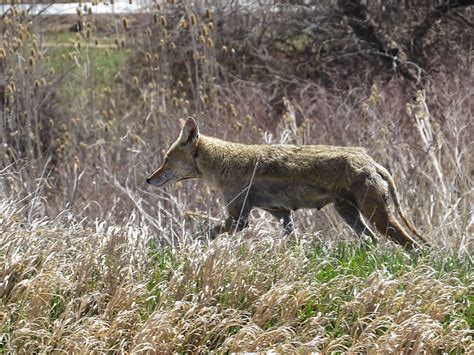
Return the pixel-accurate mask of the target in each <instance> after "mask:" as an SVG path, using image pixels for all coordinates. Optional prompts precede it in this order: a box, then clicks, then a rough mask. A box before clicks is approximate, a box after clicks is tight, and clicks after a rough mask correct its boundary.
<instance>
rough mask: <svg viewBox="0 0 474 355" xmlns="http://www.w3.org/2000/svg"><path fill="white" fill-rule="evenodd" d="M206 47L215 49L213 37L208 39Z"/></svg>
mask: <svg viewBox="0 0 474 355" xmlns="http://www.w3.org/2000/svg"><path fill="white" fill-rule="evenodd" d="M206 45H207V47H208V48H213V47H214V41H213V40H212V38H211V37H207V41H206Z"/></svg>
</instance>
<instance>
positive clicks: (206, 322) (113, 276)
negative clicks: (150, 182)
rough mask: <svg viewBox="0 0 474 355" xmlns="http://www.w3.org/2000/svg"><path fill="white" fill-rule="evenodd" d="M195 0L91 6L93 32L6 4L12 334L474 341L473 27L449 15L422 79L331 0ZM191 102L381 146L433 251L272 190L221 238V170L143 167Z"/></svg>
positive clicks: (2, 75) (189, 343)
mask: <svg viewBox="0 0 474 355" xmlns="http://www.w3.org/2000/svg"><path fill="white" fill-rule="evenodd" d="M186 4H187V6H181V5H180V2H179V3H178V4H175V5H171V4H168V5H166V6H165V7H163V8H161V10H160V12H156V13H155V14H148V15H143V16H140V17H129V18H127V19H124V18H122V17H117V18H115V17H113V16H112V17H108V18H107V21H103V20H101V19H100V18H99V17H96V16H94V15H83V17H82V18H81V20H83V21H84V31H83V32H82V33H78V34H75V33H74V34H71V33H62V32H61V33H56V32H54V31H53V28H54V26H58V25H60V27H61V28H66V27H67V25H68V23H69V21H70V20H71V19H69V18H65V19H61V21H62V22H60V23H59V24H58V23H53V26H49V27H48V26H45V25H44V23H43V22H42V21H41V17H36V18H33V19H32V18H29V17H27V16H24V14H21V13H19V12H15V11H11V12H10V13H9V14H8V15H6V16H5V17H4V20H3V21H2V22H0V28H1V30H2V33H4V35H3V37H2V38H3V40H2V46H3V48H2V50H1V51H0V69H2V70H1V72H0V88H1V90H0V328H1V332H0V334H1V335H0V353H10V352H11V353H15V352H18V353H36V352H38V353H49V352H60V351H64V352H77V353H83V352H86V353H87V352H100V353H105V352H209V351H217V352H226V351H229V352H237V351H253V352H257V351H270V350H274V351H278V352H285V353H288V352H302V353H309V352H343V351H347V352H363V353H364V352H365V353H381V352H386V353H391V352H409V351H412V352H423V351H424V352H426V353H436V352H438V353H440V352H446V353H463V352H464V353H473V352H474V347H473V345H472V343H473V342H472V337H473V333H472V329H473V328H474V320H473V319H474V315H473V314H474V310H473V304H474V299H473V296H472V295H473V293H474V276H473V272H472V269H473V265H472V250H473V245H474V243H473V231H474V230H473V225H474V218H473V211H472V192H473V188H472V186H473V174H472V171H473V161H472V153H473V149H472V148H473V142H472V123H471V121H472V100H471V96H472V95H471V91H472V90H471V89H472V88H471V86H472V85H471V83H470V82H469V81H468V80H466V77H468V73H467V70H468V69H469V68H470V67H471V65H470V64H471V63H470V62H469V58H467V57H466V56H465V55H464V54H465V53H466V52H465V49H466V43H465V42H466V41H464V42H462V38H469V34H468V33H467V32H466V31H465V30H463V31H451V32H449V33H447V34H446V36H444V37H443V36H442V35H441V34H440V38H442V39H443V40H444V41H445V42H443V41H438V42H433V46H434V47H433V48H429V50H430V52H429V53H430V55H433V56H436V58H434V57H433V66H434V67H436V69H437V70H436V72H432V73H430V76H429V79H430V80H429V84H427V85H426V90H425V91H418V92H413V91H411V88H410V87H408V86H407V85H406V83H404V82H403V81H401V80H400V79H399V78H396V77H392V74H389V73H383V74H382V75H379V74H380V72H379V70H380V68H379V67H377V66H372V64H371V63H372V59H373V58H372V59H368V56H369V54H368V52H365V51H363V50H362V51H358V48H359V45H360V43H358V42H357V41H354V38H353V36H352V35H351V34H350V33H349V34H348V33H347V31H346V29H345V28H343V27H341V26H343V22H342V21H336V20H337V16H336V17H334V16H333V15H334V13H333V11H332V10H331V9H332V6H333V5H332V3H331V2H321V5H320V6H321V8H320V10H321V12H320V13H319V14H318V17H317V18H313V17H308V16H307V15H305V12H297V13H296V12H291V7H290V6H287V7H284V8H282V9H283V10H284V11H283V10H282V11H283V12H282V17H281V19H280V20H279V21H269V22H265V21H261V17H260V16H256V15H255V14H257V15H259V13H258V11H256V12H255V13H252V11H250V12H248V11H247V10H246V9H243V8H238V6H236V7H235V8H232V9H231V10H232V11H230V10H229V11H227V10H226V11H222V12H219V11H217V10H218V9H219V8H218V7H216V8H215V9H217V10H216V11H215V12H208V11H206V9H205V8H203V7H202V6H200V5H199V2H195V3H193V4H194V5H192V6H191V2H186ZM263 10H265V9H264V8H263ZM157 11H158V10H157ZM413 11H415V12H416V11H417V10H416V9H414V10H413ZM420 11H421V10H420ZM264 12H265V11H264ZM283 15H285V16H292V17H291V18H293V19H300V20H301V21H303V22H301V23H300V22H299V21H293V22H291V24H290V25H291V26H286V21H285V18H284V16H283ZM293 15H294V16H299V17H293ZM305 16H306V17H305ZM453 18H454V17H453ZM263 19H267V17H264V18H263ZM309 19H311V21H312V20H313V19H316V20H317V21H319V23H320V26H321V27H319V28H320V29H321V31H320V32H318V33H317V34H315V35H316V37H315V38H314V42H312V46H313V47H311V48H313V49H314V48H316V49H318V48H319V49H318V52H317V53H316V54H317V55H315V53H313V54H314V55H313V54H312V53H311V52H310V53H309V61H308V62H306V63H300V64H301V65H294V63H293V62H292V61H294V60H295V58H297V59H298V58H303V57H302V56H303V55H307V53H306V52H304V48H305V46H306V44H307V43H306V42H305V39H304V38H300V37H291V36H289V37H288V36H286V37H285V31H283V30H286V29H288V30H295V28H296V29H298V26H299V25H301V24H304V23H305V22H304V21H309ZM30 20H31V21H30ZM45 20H47V21H50V19H45ZM76 20H77V19H76ZM392 20H393V19H392ZM392 20H391V21H392ZM63 21H64V22H63ZM71 21H72V20H71ZM450 21H451V24H450V26H454V27H456V26H457V25H456V24H457V22H455V21H454V20H453V19H451V20H450ZM459 21H460V20H459ZM223 23H225V26H223V25H222V24H223ZM295 26H296V27H295ZM458 27H459V26H458ZM464 27H465V26H464ZM51 31H53V33H51ZM331 31H335V32H334V33H333V32H331ZM400 33H401V32H400ZM455 33H457V34H458V35H454V34H455ZM278 34H281V36H283V37H281V38H279V39H280V40H281V39H282V38H283V39H284V42H285V43H284V46H283V44H282V43H281V41H277V40H276V39H275V37H272V36H273V35H278ZM458 37H459V38H458ZM242 39H245V40H242ZM327 39H330V41H327ZM259 40H261V42H258V41H259ZM456 41H457V42H456ZM55 42H56V43H62V45H58V46H54V47H51V46H50V44H51V43H55ZM257 43H260V44H259V46H257V45H256V44H257ZM437 43H445V44H446V45H445V47H446V48H449V45H452V46H453V47H452V48H456V50H452V54H449V55H448V54H446V56H444V55H440V54H436V48H435V45H436V44H437ZM111 45H112V46H113V47H111ZM443 46H444V44H443ZM288 48H290V49H291V50H289V49H288ZM443 48H444V47H443ZM427 50H428V49H427ZM347 51H348V52H349V54H350V56H346V55H345V53H346V52H347ZM443 51H444V50H443ZM303 52H304V53H303ZM305 53H306V54H305ZM443 53H444V52H443ZM454 57H456V58H455V60H454V59H452V58H454ZM353 59H354V60H353ZM298 60H299V59H298ZM340 60H341V61H340ZM443 60H446V62H444V61H443ZM451 60H454V61H451ZM453 63H454V64H455V65H453ZM459 63H461V64H459ZM303 64H304V65H303ZM346 69H347V70H348V71H347V72H346ZM344 73H346V74H347V75H346V74H344ZM389 77H390V78H389ZM387 78H389V79H387ZM188 114H192V115H194V116H196V118H197V119H198V120H199V123H200V127H202V131H203V132H205V133H206V134H209V135H215V136H218V137H221V138H225V139H230V140H235V141H240V142H244V143H250V142H252V143H262V142H274V143H275V142H281V143H297V144H318V143H321V144H341V145H356V146H364V147H366V148H367V150H368V151H369V153H370V154H371V155H373V156H374V157H375V158H376V160H377V161H379V162H380V163H381V164H383V165H384V166H386V167H387V168H389V169H390V171H391V172H392V174H393V176H394V177H395V181H396V183H397V186H398V189H399V191H400V194H401V197H402V198H401V201H402V204H403V206H404V209H405V210H406V211H407V212H408V215H409V216H410V218H411V219H412V220H413V221H414V222H415V225H416V226H417V227H418V228H419V229H421V230H422V231H423V233H424V236H425V238H426V239H428V240H429V241H430V242H431V243H432V245H433V247H434V248H433V251H432V253H431V254H430V255H421V256H420V255H409V254H406V253H405V252H404V251H403V250H400V249H399V248H397V247H395V246H394V245H392V244H384V241H382V243H381V245H380V246H378V247H374V248H370V249H362V248H360V247H358V246H355V245H354V236H353V235H352V234H351V232H350V230H349V229H348V228H346V227H345V226H344V225H343V224H342V223H341V220H340V219H339V218H338V217H337V216H336V214H335V213H334V211H333V210H332V209H331V208H325V209H323V210H322V211H319V212H318V211H306V212H305V211H298V212H297V213H295V215H294V217H295V220H296V223H297V226H298V228H299V230H298V233H297V235H296V236H292V237H291V238H285V237H282V236H281V235H280V234H279V232H278V227H277V226H276V223H274V222H272V221H269V220H268V215H266V214H265V213H263V212H259V211H255V212H254V213H253V215H252V219H251V223H250V227H249V229H247V230H245V231H243V232H242V233H239V234H237V235H234V236H222V237H220V238H218V239H216V240H214V241H212V242H209V241H207V240H206V238H205V235H206V232H207V231H208V227H209V224H211V225H212V224H213V223H214V222H216V221H219V220H221V219H223V217H224V214H225V211H224V209H223V206H222V204H221V203H220V198H219V196H217V195H216V193H215V192H214V191H213V190H212V189H210V188H208V187H206V186H204V185H202V184H201V183H200V182H192V181H190V182H186V183H180V184H178V185H177V186H174V187H170V188H167V189H166V190H163V189H154V188H150V187H147V186H145V183H144V178H145V176H146V175H147V173H149V172H150V171H152V170H154V169H156V167H157V166H158V164H159V163H160V162H161V159H162V152H163V150H164V149H165V148H166V147H167V146H168V144H169V143H170V142H171V141H173V140H174V139H175V138H176V135H177V132H178V118H182V117H183V116H185V115H188Z"/></svg>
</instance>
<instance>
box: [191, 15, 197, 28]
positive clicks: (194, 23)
mask: <svg viewBox="0 0 474 355" xmlns="http://www.w3.org/2000/svg"><path fill="white" fill-rule="evenodd" d="M196 24H197V20H196V15H195V14H191V26H193V27H194V26H196Z"/></svg>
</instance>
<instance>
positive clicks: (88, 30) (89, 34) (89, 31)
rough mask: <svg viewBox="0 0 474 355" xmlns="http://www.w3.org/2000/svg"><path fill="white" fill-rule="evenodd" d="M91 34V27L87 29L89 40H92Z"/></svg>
mask: <svg viewBox="0 0 474 355" xmlns="http://www.w3.org/2000/svg"><path fill="white" fill-rule="evenodd" d="M91 36H92V31H91V29H90V28H88V29H87V30H86V38H87V39H88V40H90V39H91Z"/></svg>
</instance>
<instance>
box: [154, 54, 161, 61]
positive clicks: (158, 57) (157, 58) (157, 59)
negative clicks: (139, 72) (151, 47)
mask: <svg viewBox="0 0 474 355" xmlns="http://www.w3.org/2000/svg"><path fill="white" fill-rule="evenodd" d="M153 59H154V60H155V62H158V61H159V60H160V55H159V54H158V53H156V54H155V55H154V56H153Z"/></svg>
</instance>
